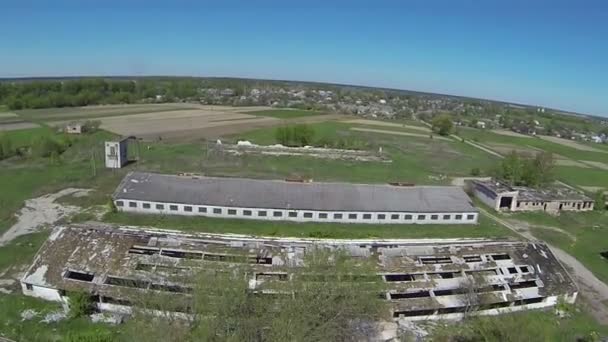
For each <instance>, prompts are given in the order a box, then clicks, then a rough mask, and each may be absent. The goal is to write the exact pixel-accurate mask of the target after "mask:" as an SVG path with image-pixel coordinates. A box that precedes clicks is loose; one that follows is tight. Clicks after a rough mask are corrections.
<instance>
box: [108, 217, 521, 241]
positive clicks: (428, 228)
mask: <svg viewBox="0 0 608 342" xmlns="http://www.w3.org/2000/svg"><path fill="white" fill-rule="evenodd" d="M104 221H107V222H112V223H117V224H122V225H136V226H148V227H157V228H164V229H175V230H182V231H188V232H205V233H235V234H246V235H262V236H289V237H302V238H332V239H345V238H353V239H367V238H383V239H390V238H403V239H414V238H458V237H470V238H477V237H493V238H515V234H514V233H513V232H512V231H510V230H509V229H507V228H505V227H503V226H501V225H498V224H497V223H495V222H494V221H493V220H490V219H488V218H485V217H481V219H480V222H479V224H477V225H415V224H410V225H406V224H395V225H393V224H354V225H353V224H340V223H304V222H303V223H296V222H282V221H276V222H275V221H272V222H268V221H256V220H236V219H218V218H207V217H184V216H169V215H164V216H159V215H145V214H129V213H109V214H107V215H106V217H105V218H104Z"/></svg>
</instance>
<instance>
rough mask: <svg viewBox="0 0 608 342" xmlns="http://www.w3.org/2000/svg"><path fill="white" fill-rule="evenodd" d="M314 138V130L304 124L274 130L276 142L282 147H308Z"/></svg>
mask: <svg viewBox="0 0 608 342" xmlns="http://www.w3.org/2000/svg"><path fill="white" fill-rule="evenodd" d="M314 136H315V131H314V129H313V128H312V127H311V126H309V125H306V124H298V125H289V126H280V127H277V128H276V130H275V138H276V140H277V141H278V142H279V143H280V144H281V145H284V146H293V147H301V146H308V145H310V144H311V143H312V139H313V137H314Z"/></svg>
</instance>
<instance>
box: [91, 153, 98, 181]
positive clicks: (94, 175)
mask: <svg viewBox="0 0 608 342" xmlns="http://www.w3.org/2000/svg"><path fill="white" fill-rule="evenodd" d="M91 166H92V168H93V178H95V177H97V165H95V149H94V148H93V149H92V150H91Z"/></svg>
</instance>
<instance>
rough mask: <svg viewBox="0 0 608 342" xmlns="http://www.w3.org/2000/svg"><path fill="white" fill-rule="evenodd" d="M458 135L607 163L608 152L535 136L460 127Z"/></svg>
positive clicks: (484, 141)
mask: <svg viewBox="0 0 608 342" xmlns="http://www.w3.org/2000/svg"><path fill="white" fill-rule="evenodd" d="M458 136H460V137H463V138H465V139H468V140H473V141H477V142H480V143H482V144H483V143H499V144H511V145H517V146H521V147H525V148H529V146H532V147H534V148H537V149H541V150H544V151H547V152H552V153H554V154H558V155H561V156H564V157H566V158H570V159H574V160H590V161H599V162H605V163H608V154H606V153H601V152H593V151H582V150H578V149H575V148H572V147H568V146H564V145H560V144H556V143H553V142H550V141H546V140H543V139H540V138H537V137H525V138H524V137H513V136H506V135H502V134H497V133H494V132H492V131H490V130H482V129H475V128H467V127H460V128H459V129H458Z"/></svg>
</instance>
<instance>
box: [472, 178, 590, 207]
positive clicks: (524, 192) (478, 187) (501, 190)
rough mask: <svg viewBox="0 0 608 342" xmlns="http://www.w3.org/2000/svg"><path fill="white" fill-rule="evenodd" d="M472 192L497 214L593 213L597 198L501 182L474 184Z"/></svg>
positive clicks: (558, 188) (561, 188)
mask: <svg viewBox="0 0 608 342" xmlns="http://www.w3.org/2000/svg"><path fill="white" fill-rule="evenodd" d="M471 187H472V191H473V193H474V194H475V196H476V197H477V198H479V199H480V200H481V201H482V202H484V203H485V204H486V205H488V206H490V207H491V208H494V210H496V211H546V212H549V213H557V212H559V211H589V210H593V205H594V201H593V199H591V198H589V197H587V196H585V195H583V194H581V193H580V192H577V191H575V190H573V189H570V188H567V187H564V186H558V185H552V186H551V187H550V188H547V189H532V188H528V187H524V186H510V185H508V184H506V183H504V182H500V181H497V180H490V181H479V180H475V181H473V182H472V183H471Z"/></svg>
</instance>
